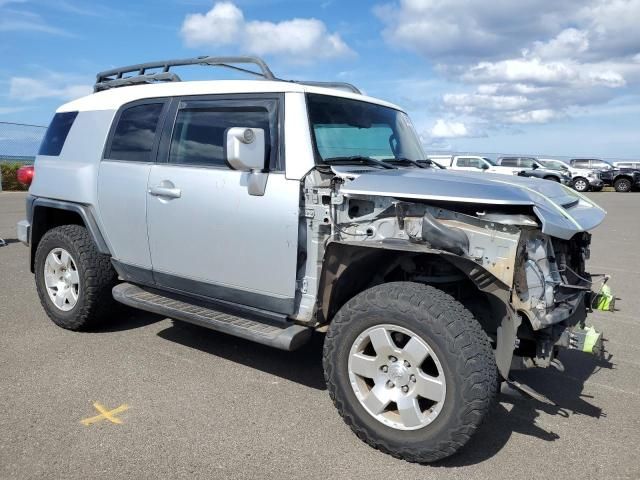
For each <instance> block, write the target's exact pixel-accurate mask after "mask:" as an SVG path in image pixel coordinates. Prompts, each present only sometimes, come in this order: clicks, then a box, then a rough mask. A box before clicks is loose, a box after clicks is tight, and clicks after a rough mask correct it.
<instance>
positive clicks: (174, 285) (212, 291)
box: [153, 271, 295, 315]
mask: <svg viewBox="0 0 640 480" xmlns="http://www.w3.org/2000/svg"><path fill="white" fill-rule="evenodd" d="M153 277H154V279H155V283H156V285H157V286H158V287H161V288H167V289H170V290H173V291H177V292H182V293H186V294H191V295H194V294H195V295H197V296H199V297H204V298H208V299H214V300H222V301H224V302H231V303H235V304H237V305H238V304H239V305H245V306H248V307H253V308H257V309H260V310H266V311H269V312H274V313H279V314H284V315H290V314H292V313H293V309H294V302H295V299H294V298H278V297H272V296H270V295H265V294H261V293H254V292H247V291H246V290H239V289H237V288H232V287H225V286H222V285H215V284H212V283H205V282H201V281H199V280H192V279H190V278H183V277H178V276H175V275H170V274H167V273H162V272H155V271H154V272H153Z"/></svg>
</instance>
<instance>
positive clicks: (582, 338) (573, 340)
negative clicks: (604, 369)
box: [569, 326, 604, 357]
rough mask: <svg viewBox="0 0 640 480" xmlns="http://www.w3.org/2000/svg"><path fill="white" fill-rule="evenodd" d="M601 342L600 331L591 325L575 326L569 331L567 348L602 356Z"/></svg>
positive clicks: (602, 340) (602, 347) (602, 341)
mask: <svg viewBox="0 0 640 480" xmlns="http://www.w3.org/2000/svg"><path fill="white" fill-rule="evenodd" d="M603 343H604V339H603V338H602V332H598V331H597V330H596V329H595V328H593V326H590V327H576V328H574V329H573V330H572V331H571V332H569V348H570V349H573V350H580V351H581V352H585V353H590V354H592V355H595V356H596V357H602V356H603V355H604V345H603Z"/></svg>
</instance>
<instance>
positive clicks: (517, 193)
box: [301, 167, 605, 379]
mask: <svg viewBox="0 0 640 480" xmlns="http://www.w3.org/2000/svg"><path fill="white" fill-rule="evenodd" d="M482 177H484V178H479V176H473V175H466V174H457V173H454V172H441V171H440V172H438V171H435V170H431V169H430V170H426V169H425V170H419V169H402V170H400V169H398V170H392V171H380V170H375V169H368V170H367V169H362V168H360V169H354V168H353V167H350V168H336V167H332V168H330V169H326V170H324V171H323V170H322V169H319V170H317V171H315V172H313V173H312V174H311V175H309V176H308V177H307V179H306V182H305V190H304V191H305V199H304V202H305V212H306V216H307V229H306V231H305V234H304V235H305V239H306V241H307V245H308V247H309V249H315V250H316V252H317V253H318V255H317V258H318V262H317V264H318V266H319V270H321V272H322V278H321V279H320V281H319V282H318V286H319V297H318V303H317V310H318V316H319V318H320V319H321V320H320V321H321V322H322V321H326V320H327V319H329V318H330V316H331V314H332V310H331V309H332V308H333V309H334V310H335V308H337V307H335V306H334V307H332V305H337V306H338V307H339V305H340V302H339V295H340V293H339V291H338V290H339V289H338V288H336V287H337V286H338V285H340V281H339V280H340V278H339V277H340V275H342V273H343V272H344V271H346V270H347V266H348V263H349V262H353V261H354V259H357V260H358V261H359V262H360V269H361V273H362V270H363V269H364V270H366V269H367V268H369V267H368V266H367V265H368V264H367V263H366V262H364V261H363V260H362V259H363V258H365V256H366V255H365V254H363V253H362V252H361V251H360V250H356V249H366V250H367V251H368V252H376V253H373V254H372V255H375V258H376V259H375V261H374V264H375V267H374V268H371V275H372V276H371V277H370V278H369V280H370V281H372V282H374V283H375V282H384V281H393V280H410V281H416V282H422V283H427V284H434V285H435V286H437V287H438V288H441V289H443V290H445V291H447V292H448V293H450V294H451V295H453V296H454V297H455V298H456V299H458V300H459V301H460V302H461V303H463V304H464V305H465V306H466V307H467V308H468V309H469V310H470V311H472V313H474V315H475V316H476V318H477V319H478V321H479V322H480V323H481V324H482V326H483V328H484V329H485V331H486V332H487V335H488V336H489V337H490V338H491V340H492V343H493V345H494V348H495V354H496V363H497V365H498V368H499V370H500V372H501V374H502V376H503V377H504V378H505V379H508V378H509V372H510V370H511V369H512V368H517V367H532V366H536V367H548V366H555V367H558V368H559V367H560V366H561V364H560V363H559V361H558V360H557V355H558V351H559V348H562V347H564V348H576V349H580V350H583V351H587V350H589V351H590V352H591V353H598V352H600V351H601V350H602V348H601V336H600V335H599V334H598V333H597V332H595V331H594V330H589V329H588V328H587V327H586V324H585V319H586V315H587V311H588V310H589V309H590V308H591V305H592V302H593V301H594V293H593V292H592V284H593V283H592V282H593V280H592V277H591V276H590V275H589V273H588V272H587V271H586V268H585V262H586V260H587V259H588V258H589V244H590V241H591V235H590V234H589V233H588V232H587V230H589V229H591V228H594V227H595V226H596V225H598V224H599V223H600V222H601V221H602V219H603V218H604V215H605V212H604V211H603V210H602V209H600V208H599V207H598V206H596V205H595V204H593V203H592V202H591V201H589V200H588V199H586V198H585V197H582V196H580V195H577V194H574V193H573V192H571V191H570V190H569V189H566V188H565V187H563V186H561V185H559V184H554V183H553V182H545V181H535V180H533V181H532V180H530V179H520V178H518V179H510V178H509V181H508V182H507V181H505V180H504V177H503V176H490V175H483V176H482ZM546 184H551V185H546ZM320 218H322V221H319V220H320ZM356 251H357V252H359V253H357V254H356V253H355V252H356ZM390 251H392V252H396V254H395V255H392V256H390V255H387V254H385V253H382V252H390ZM345 252H349V253H345ZM305 254H309V251H307V252H305ZM345 255H349V260H346V259H345ZM391 257H393V258H391ZM322 258H324V263H323V265H322V266H321V267H320V264H321V260H320V259H322ZM310 259H313V255H311V257H310ZM367 271H368V270H367ZM307 274H308V272H307ZM302 276H303V275H301V277H302ZM361 276H362V275H361ZM309 278H310V277H309ZM352 282H357V280H352ZM351 285H353V283H351ZM336 299H338V301H336ZM586 347H588V349H587V348H586Z"/></svg>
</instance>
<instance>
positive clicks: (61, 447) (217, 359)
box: [0, 192, 640, 480]
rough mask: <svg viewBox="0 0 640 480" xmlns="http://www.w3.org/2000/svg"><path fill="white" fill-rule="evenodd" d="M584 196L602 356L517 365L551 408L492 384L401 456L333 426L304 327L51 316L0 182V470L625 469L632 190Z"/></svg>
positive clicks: (513, 473)
mask: <svg viewBox="0 0 640 480" xmlns="http://www.w3.org/2000/svg"><path fill="white" fill-rule="evenodd" d="M590 196H591V197H592V198H593V199H595V200H596V201H597V202H598V203H599V204H600V205H602V206H603V207H604V208H605V209H607V210H608V212H609V215H608V216H607V219H606V220H605V222H604V223H603V224H602V225H601V226H600V227H599V228H598V229H596V230H595V232H594V238H593V246H592V259H591V261H590V268H591V271H592V272H601V273H610V274H612V275H613V278H612V280H611V282H610V283H611V286H612V287H613V291H614V293H615V294H616V295H617V296H618V297H620V298H621V300H619V301H618V302H617V306H618V308H619V311H618V312H615V313H613V314H607V313H596V314H594V315H593V316H592V323H593V324H594V325H595V326H596V327H597V328H599V329H602V330H604V332H605V337H606V338H607V339H608V342H607V343H606V347H607V350H608V352H609V355H610V358H609V359H608V361H597V360H596V359H594V358H593V357H590V356H588V355H585V354H581V353H578V352H566V354H565V355H564V357H563V358H562V360H563V361H564V365H565V367H566V371H565V372H564V373H560V372H558V371H556V370H553V369H546V370H532V371H527V372H525V374H524V375H522V376H521V379H522V380H523V381H524V382H525V383H527V384H529V385H531V386H532V387H533V388H535V389H536V390H538V391H540V392H541V393H543V394H545V395H547V396H548V397H549V398H550V399H552V400H553V401H555V402H556V403H557V404H558V405H559V407H554V406H551V405H547V404H544V403H541V402H538V401H536V400H532V399H529V398H524V397H519V396H514V395H505V394H503V395H501V397H500V402H499V403H498V404H497V405H496V407H495V408H494V410H493V411H492V413H491V415H490V416H489V418H488V419H487V421H486V422H485V424H484V425H483V426H482V427H481V429H480V431H479V432H478V433H477V434H476V435H475V437H474V438H473V439H472V441H471V442H470V443H469V444H468V445H467V446H466V447H465V448H464V449H463V450H462V451H461V452H459V454H457V455H456V456H454V457H451V458H450V459H447V460H445V461H442V462H439V463H437V464H435V465H416V464H410V463H407V462H404V461H401V460H396V459H394V458H392V457H390V456H388V455H385V454H383V453H380V452H378V451H376V450H374V449H372V448H370V447H368V446H367V445H366V444H364V443H363V442H361V441H360V440H358V438H357V437H356V436H355V435H354V434H353V433H351V431H350V430H349V428H348V427H347V426H346V425H345V424H344V423H343V422H342V420H341V419H340V417H339V416H338V414H337V412H336V410H335V409H334V407H333V404H332V403H331V400H330V399H329V395H328V393H327V391H326V387H325V385H324V381H323V375H322V366H321V348H322V338H321V336H320V335H317V336H316V337H315V338H314V340H313V341H312V343H310V344H309V345H307V346H305V347H303V348H302V349H301V350H299V351H297V352H293V353H287V352H282V351H278V350H274V349H271V348H268V347H263V346H260V345H256V344H253V343H250V342H247V341H243V340H240V339H237V338H234V337H230V336H227V335H224V334H221V333H217V332H213V331H209V330H207V329H204V328H200V327H196V326H191V325H188V324H182V323H179V322H175V323H174V322H173V321H171V320H169V319H163V318H160V317H158V316H154V315H149V314H146V313H143V312H139V313H131V314H126V315H115V314H114V317H113V318H112V321H111V323H110V326H109V327H108V328H106V329H103V330H101V331H99V332H96V333H75V332H69V331H65V330H63V329H61V328H59V327H56V326H55V325H54V324H53V323H52V322H51V321H50V320H49V319H48V318H47V316H46V315H45V314H44V312H43V310H42V308H41V306H40V303H39V301H38V298H37V294H36V291H35V286H34V279H33V275H32V274H31V273H30V272H29V269H28V264H27V252H28V249H27V248H26V247H24V246H23V245H22V244H20V243H19V242H17V240H16V234H15V223H16V222H17V221H18V220H20V219H21V218H23V217H24V198H25V195H24V194H23V193H0V238H4V239H5V240H6V241H7V243H8V245H7V246H5V247H0V478H1V479H13V478H16V479H27V478H28V479H31V478H46V479H52V478H68V479H76V478H77V479H87V478H91V479H98V478H105V479H115V478H135V479H145V478H154V479H156V478H185V479H186V478H188V479H199V478H261V479H262V478H278V479H283V478H310V479H311V478H318V479H320V478H322V479H326V478H334V479H343V478H357V479H367V480H369V479H378V478H380V479H387V480H388V479H403V480H405V479H412V478H416V479H418V478H420V479H431V478H433V479H435V478H437V479H450V478H451V479H455V478H459V479H474V480H480V479H492V480H493V479H501V478H505V479H507V478H508V479H511V478H527V479H532V478H544V479H549V478H559V479H573V478H580V479H585V478H598V479H603V478H606V479H609V478H629V479H638V478H640V456H639V455H638V451H640V447H639V445H640V375H638V370H639V369H640V327H639V323H638V319H637V315H636V313H637V312H638V310H639V309H640V294H639V293H638V290H637V288H639V287H640V248H639V245H640V222H638V218H639V216H638V211H639V208H640V193H628V194H619V193H605V192H602V193H595V194H590ZM106 417H109V418H111V420H110V419H109V418H106ZM83 420H84V422H83ZM114 422H116V423H114ZM117 422H119V423H117Z"/></svg>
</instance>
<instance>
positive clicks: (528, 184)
mask: <svg viewBox="0 0 640 480" xmlns="http://www.w3.org/2000/svg"><path fill="white" fill-rule="evenodd" d="M334 170H336V173H340V172H341V171H340V169H337V168H336V169H334ZM342 176H343V177H347V178H348V177H349V176H350V177H352V178H353V180H350V181H349V180H347V183H346V184H345V185H344V186H343V187H342V188H341V193H343V194H346V195H379V196H385V197H396V198H403V199H414V200H427V201H429V200H431V201H438V202H450V203H467V204H478V205H479V208H481V205H522V206H530V207H532V208H533V209H534V211H535V213H536V215H537V216H538V218H539V219H540V221H541V223H542V231H543V233H546V234H548V235H551V236H555V237H558V238H562V239H569V238H571V237H572V236H573V235H574V234H575V233H577V232H582V231H587V230H590V229H592V228H594V227H596V226H597V225H599V224H600V223H601V222H602V221H603V220H604V217H605V215H606V212H605V211H604V210H603V209H601V208H600V207H598V206H597V205H596V204H595V203H593V202H591V201H590V200H588V199H587V198H586V197H584V196H582V195H579V194H578V193H576V192H574V191H572V190H571V189H569V188H567V187H565V186H563V185H561V184H559V183H556V182H549V181H545V180H539V179H536V178H527V177H518V176H513V177H508V178H505V177H504V176H503V175H496V174H489V173H487V174H485V175H482V176H480V175H477V174H475V173H467V172H456V171H446V170H435V169H398V170H369V171H366V172H363V171H359V172H358V173H357V174H351V175H350V174H348V173H345V171H344V169H343V170H342Z"/></svg>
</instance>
